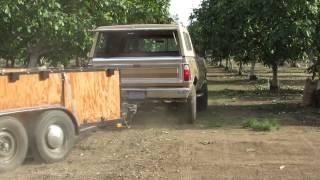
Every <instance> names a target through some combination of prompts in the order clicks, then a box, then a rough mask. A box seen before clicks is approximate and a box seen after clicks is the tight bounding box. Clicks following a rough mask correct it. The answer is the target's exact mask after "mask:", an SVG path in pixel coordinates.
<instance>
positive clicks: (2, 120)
mask: <svg viewBox="0 0 320 180" xmlns="http://www.w3.org/2000/svg"><path fill="white" fill-rule="evenodd" d="M27 150H28V136H27V133H26V130H25V128H24V126H23V125H22V124H21V123H20V122H19V121H18V120H17V119H15V118H13V117H0V172H5V171H9V170H12V169H15V168H16V167H18V166H19V165H21V164H22V163H23V161H24V159H25V157H26V155H27Z"/></svg>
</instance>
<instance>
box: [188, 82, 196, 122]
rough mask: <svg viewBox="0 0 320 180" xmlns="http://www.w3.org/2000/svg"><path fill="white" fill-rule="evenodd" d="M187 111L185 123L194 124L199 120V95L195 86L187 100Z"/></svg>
mask: <svg viewBox="0 0 320 180" xmlns="http://www.w3.org/2000/svg"><path fill="white" fill-rule="evenodd" d="M185 110H186V112H185V114H186V117H185V121H186V122H187V123H188V124H193V123H194V122H195V121H196V119H197V95H196V90H195V87H194V86H193V87H192V91H191V93H190V95H189V97H188V99H187V103H186V109H185Z"/></svg>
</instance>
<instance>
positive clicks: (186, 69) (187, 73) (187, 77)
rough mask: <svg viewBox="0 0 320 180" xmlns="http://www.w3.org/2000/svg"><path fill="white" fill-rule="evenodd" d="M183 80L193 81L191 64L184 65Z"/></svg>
mask: <svg viewBox="0 0 320 180" xmlns="http://www.w3.org/2000/svg"><path fill="white" fill-rule="evenodd" d="M183 79H184V81H190V80H191V72H190V67H189V64H184V65H183Z"/></svg>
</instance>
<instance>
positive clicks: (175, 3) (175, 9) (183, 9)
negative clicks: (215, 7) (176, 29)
mask: <svg viewBox="0 0 320 180" xmlns="http://www.w3.org/2000/svg"><path fill="white" fill-rule="evenodd" d="M201 1H202V0H171V6H170V14H171V15H175V14H177V15H178V17H179V21H180V22H182V23H183V24H184V25H185V26H187V25H188V24H189V16H190V15H191V13H192V9H193V8H198V7H199V5H200V3H201Z"/></svg>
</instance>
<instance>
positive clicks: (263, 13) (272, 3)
mask: <svg viewBox="0 0 320 180" xmlns="http://www.w3.org/2000/svg"><path fill="white" fill-rule="evenodd" d="M319 7H320V1H318V0H290V1H283V0H281V1H276V0H269V1H265V0H204V1H203V2H202V4H201V7H200V8H199V9H195V10H194V12H193V14H192V16H191V17H190V19H191V22H192V23H191V25H190V31H191V35H192V37H193V40H194V43H195V48H196V49H197V51H199V52H202V54H203V53H204V52H208V51H210V52H212V58H213V59H221V58H223V59H228V58H231V57H232V58H233V59H234V60H236V61H244V62H250V61H257V60H258V61H261V62H262V63H264V64H265V65H266V66H269V67H271V68H272V70H273V80H272V82H271V86H272V87H273V88H274V89H275V90H277V89H278V88H279V85H278V80H277V71H278V66H279V64H281V63H283V62H285V61H287V62H294V61H297V60H302V59H305V58H306V57H309V55H310V54H313V55H315V54H317V53H316V52H318V49H317V48H316V47H319V43H318V42H319V38H318V34H319V31H318V30H317V28H319V14H320V11H319Z"/></svg>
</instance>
